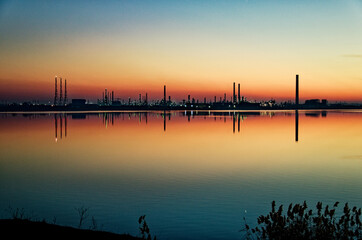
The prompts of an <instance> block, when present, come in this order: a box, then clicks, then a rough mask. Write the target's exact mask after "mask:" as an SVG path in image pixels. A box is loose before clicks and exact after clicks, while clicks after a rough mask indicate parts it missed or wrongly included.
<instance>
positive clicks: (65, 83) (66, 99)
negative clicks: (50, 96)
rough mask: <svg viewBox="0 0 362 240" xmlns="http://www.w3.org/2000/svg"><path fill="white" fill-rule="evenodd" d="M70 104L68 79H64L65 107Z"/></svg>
mask: <svg viewBox="0 0 362 240" xmlns="http://www.w3.org/2000/svg"><path fill="white" fill-rule="evenodd" d="M67 102H68V94H67V79H64V105H66V104H67Z"/></svg>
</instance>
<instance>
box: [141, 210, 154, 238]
mask: <svg viewBox="0 0 362 240" xmlns="http://www.w3.org/2000/svg"><path fill="white" fill-rule="evenodd" d="M145 218H146V215H143V216H140V217H139V219H138V224H139V230H140V232H141V237H142V239H146V240H152V236H151V233H150V228H149V227H148V225H147V222H146V219H145ZM153 240H156V236H154V237H153Z"/></svg>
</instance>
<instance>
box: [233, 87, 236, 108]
mask: <svg viewBox="0 0 362 240" xmlns="http://www.w3.org/2000/svg"><path fill="white" fill-rule="evenodd" d="M235 102H236V97H235V82H234V83H233V103H235Z"/></svg>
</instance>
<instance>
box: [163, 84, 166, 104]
mask: <svg viewBox="0 0 362 240" xmlns="http://www.w3.org/2000/svg"><path fill="white" fill-rule="evenodd" d="M163 103H164V104H166V85H163Z"/></svg>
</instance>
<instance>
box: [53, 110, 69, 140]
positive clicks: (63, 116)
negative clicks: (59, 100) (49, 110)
mask: <svg viewBox="0 0 362 240" xmlns="http://www.w3.org/2000/svg"><path fill="white" fill-rule="evenodd" d="M58 120H59V128H60V129H59V136H60V139H63V121H64V138H66V137H67V121H68V116H67V114H66V113H59V114H58V113H56V114H54V127H55V142H58Z"/></svg>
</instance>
